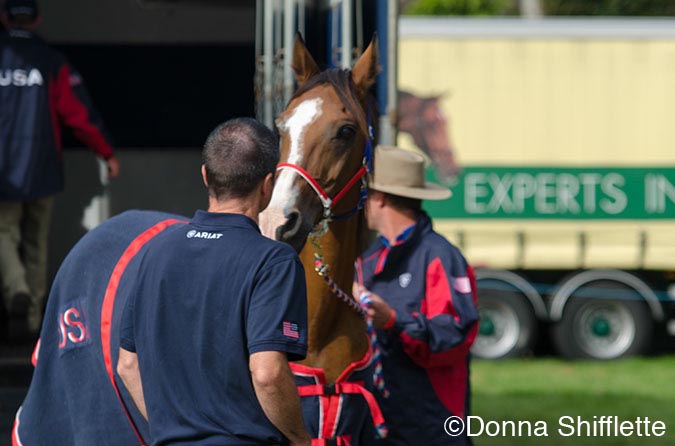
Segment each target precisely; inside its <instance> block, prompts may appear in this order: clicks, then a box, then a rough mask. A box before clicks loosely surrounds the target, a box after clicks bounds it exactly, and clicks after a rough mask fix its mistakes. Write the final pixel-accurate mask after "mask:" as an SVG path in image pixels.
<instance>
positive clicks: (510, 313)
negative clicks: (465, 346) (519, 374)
mask: <svg viewBox="0 0 675 446" xmlns="http://www.w3.org/2000/svg"><path fill="white" fill-rule="evenodd" d="M495 285H496V286H495ZM504 286H505V283H503V282H496V281H494V280H492V279H485V280H479V281H478V314H479V316H480V323H479V324H480V325H479V327H478V336H477V337H476V341H475V342H474V344H473V347H472V349H471V353H472V354H473V355H474V356H476V357H478V358H485V359H499V358H509V357H517V356H522V355H523V354H524V353H526V352H529V351H530V349H531V347H532V343H533V340H534V337H535V332H536V328H537V323H536V319H535V316H534V311H533V310H532V307H531V306H530V304H529V302H528V301H527V299H526V298H525V297H523V296H522V294H521V293H520V292H519V291H517V290H513V291H511V290H504ZM495 288H496V290H495ZM500 288H501V290H499V289H500Z"/></svg>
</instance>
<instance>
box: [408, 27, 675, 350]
mask: <svg viewBox="0 0 675 446" xmlns="http://www.w3.org/2000/svg"><path fill="white" fill-rule="evenodd" d="M673 24H674V22H673V21H672V20H656V19H633V20H610V19H546V20H521V19H471V20H460V19H447V18H412V17H403V18H402V19H401V21H400V24H399V29H400V34H399V36H400V41H399V64H398V79H399V88H402V89H406V90H410V91H416V92H417V93H419V94H426V95H442V97H441V99H440V103H441V109H442V112H443V113H444V114H445V115H446V116H449V117H450V119H451V121H450V125H449V129H450V130H451V133H452V138H451V139H452V140H453V141H454V148H455V153H454V156H455V157H456V162H457V163H458V165H459V166H460V167H461V173H460V174H459V175H457V176H456V177H455V178H454V179H453V180H452V181H451V183H452V184H451V189H452V190H453V192H454V197H453V198H452V199H450V200H448V201H445V202H439V203H429V204H428V205H427V206H426V209H427V211H428V212H429V213H430V215H431V216H432V217H433V218H434V221H435V226H436V229H437V230H439V231H440V232H441V233H443V234H444V235H445V236H447V237H448V238H449V239H450V240H452V241H453V242H454V243H455V244H457V245H458V246H459V247H460V248H461V249H462V250H463V251H464V253H465V255H466V256H467V258H468V260H469V261H470V262H471V263H473V264H474V265H475V266H476V267H478V277H479V282H478V286H479V306H480V314H481V319H482V320H481V325H480V334H479V337H478V339H477V341H476V343H475V345H474V348H473V353H474V354H475V356H478V357H483V358H504V357H511V356H519V355H523V354H526V353H527V352H531V351H532V350H533V348H534V346H535V345H536V344H537V341H538V340H539V339H541V338H546V337H547V336H546V335H547V334H548V333H550V338H551V339H550V340H551V341H552V343H553V345H554V346H555V348H556V350H557V351H558V353H560V354H561V355H563V356H565V357H568V358H594V359H613V358H619V357H623V356H628V355H633V354H642V353H647V352H650V351H652V350H653V349H654V348H668V347H672V340H673V338H672V336H674V335H675V150H673V147H675V128H674V127H673V125H672V122H671V119H672V116H673V115H675V77H673V75H672V73H673V68H674V67H675V65H674V64H675V27H673ZM448 138H449V136H448ZM398 142H399V145H402V146H404V147H405V146H407V147H409V148H411V149H414V145H413V143H412V141H411V140H410V139H409V138H408V137H407V136H405V135H399V139H398ZM429 175H430V177H432V178H437V177H438V176H437V175H436V174H435V172H434V170H433V169H430V170H429ZM542 330H543V331H542ZM547 332H548V333H547Z"/></svg>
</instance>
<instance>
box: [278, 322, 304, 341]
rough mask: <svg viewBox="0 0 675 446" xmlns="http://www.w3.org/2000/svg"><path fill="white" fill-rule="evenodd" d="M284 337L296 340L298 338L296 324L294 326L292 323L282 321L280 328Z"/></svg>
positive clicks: (298, 332) (298, 333)
mask: <svg viewBox="0 0 675 446" xmlns="http://www.w3.org/2000/svg"><path fill="white" fill-rule="evenodd" d="M281 329H282V331H283V334H284V336H286V337H289V338H293V339H298V338H299V337H300V331H298V324H294V323H293V322H289V321H284V322H283V324H282V327H281Z"/></svg>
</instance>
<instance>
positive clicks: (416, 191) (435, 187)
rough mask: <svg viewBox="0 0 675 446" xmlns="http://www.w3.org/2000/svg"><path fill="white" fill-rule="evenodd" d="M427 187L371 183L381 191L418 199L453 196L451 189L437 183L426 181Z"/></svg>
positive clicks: (440, 198) (438, 198) (443, 198)
mask: <svg viewBox="0 0 675 446" xmlns="http://www.w3.org/2000/svg"><path fill="white" fill-rule="evenodd" d="M424 186H425V187H423V188H422V187H405V186H394V185H387V184H378V183H371V184H370V187H371V188H372V189H375V190H379V191H380V192H386V193H388V194H392V195H398V196H400V197H406V198H417V199H418V200H446V199H448V198H450V197H451V196H452V192H451V191H450V189H448V188H446V187H443V186H441V185H440V184H436V183H426V184H425V185H424Z"/></svg>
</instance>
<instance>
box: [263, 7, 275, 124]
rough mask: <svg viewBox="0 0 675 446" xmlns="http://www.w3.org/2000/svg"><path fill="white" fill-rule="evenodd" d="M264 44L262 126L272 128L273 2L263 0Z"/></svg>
mask: <svg viewBox="0 0 675 446" xmlns="http://www.w3.org/2000/svg"><path fill="white" fill-rule="evenodd" d="M264 1H265V9H264V11H263V14H264V18H263V21H264V30H263V33H264V42H263V64H264V71H263V72H264V88H263V96H264V102H265V112H264V115H263V120H264V124H265V125H266V126H268V127H270V128H271V127H272V124H273V123H272V120H273V116H272V93H273V84H274V79H272V73H273V70H274V0H264Z"/></svg>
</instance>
